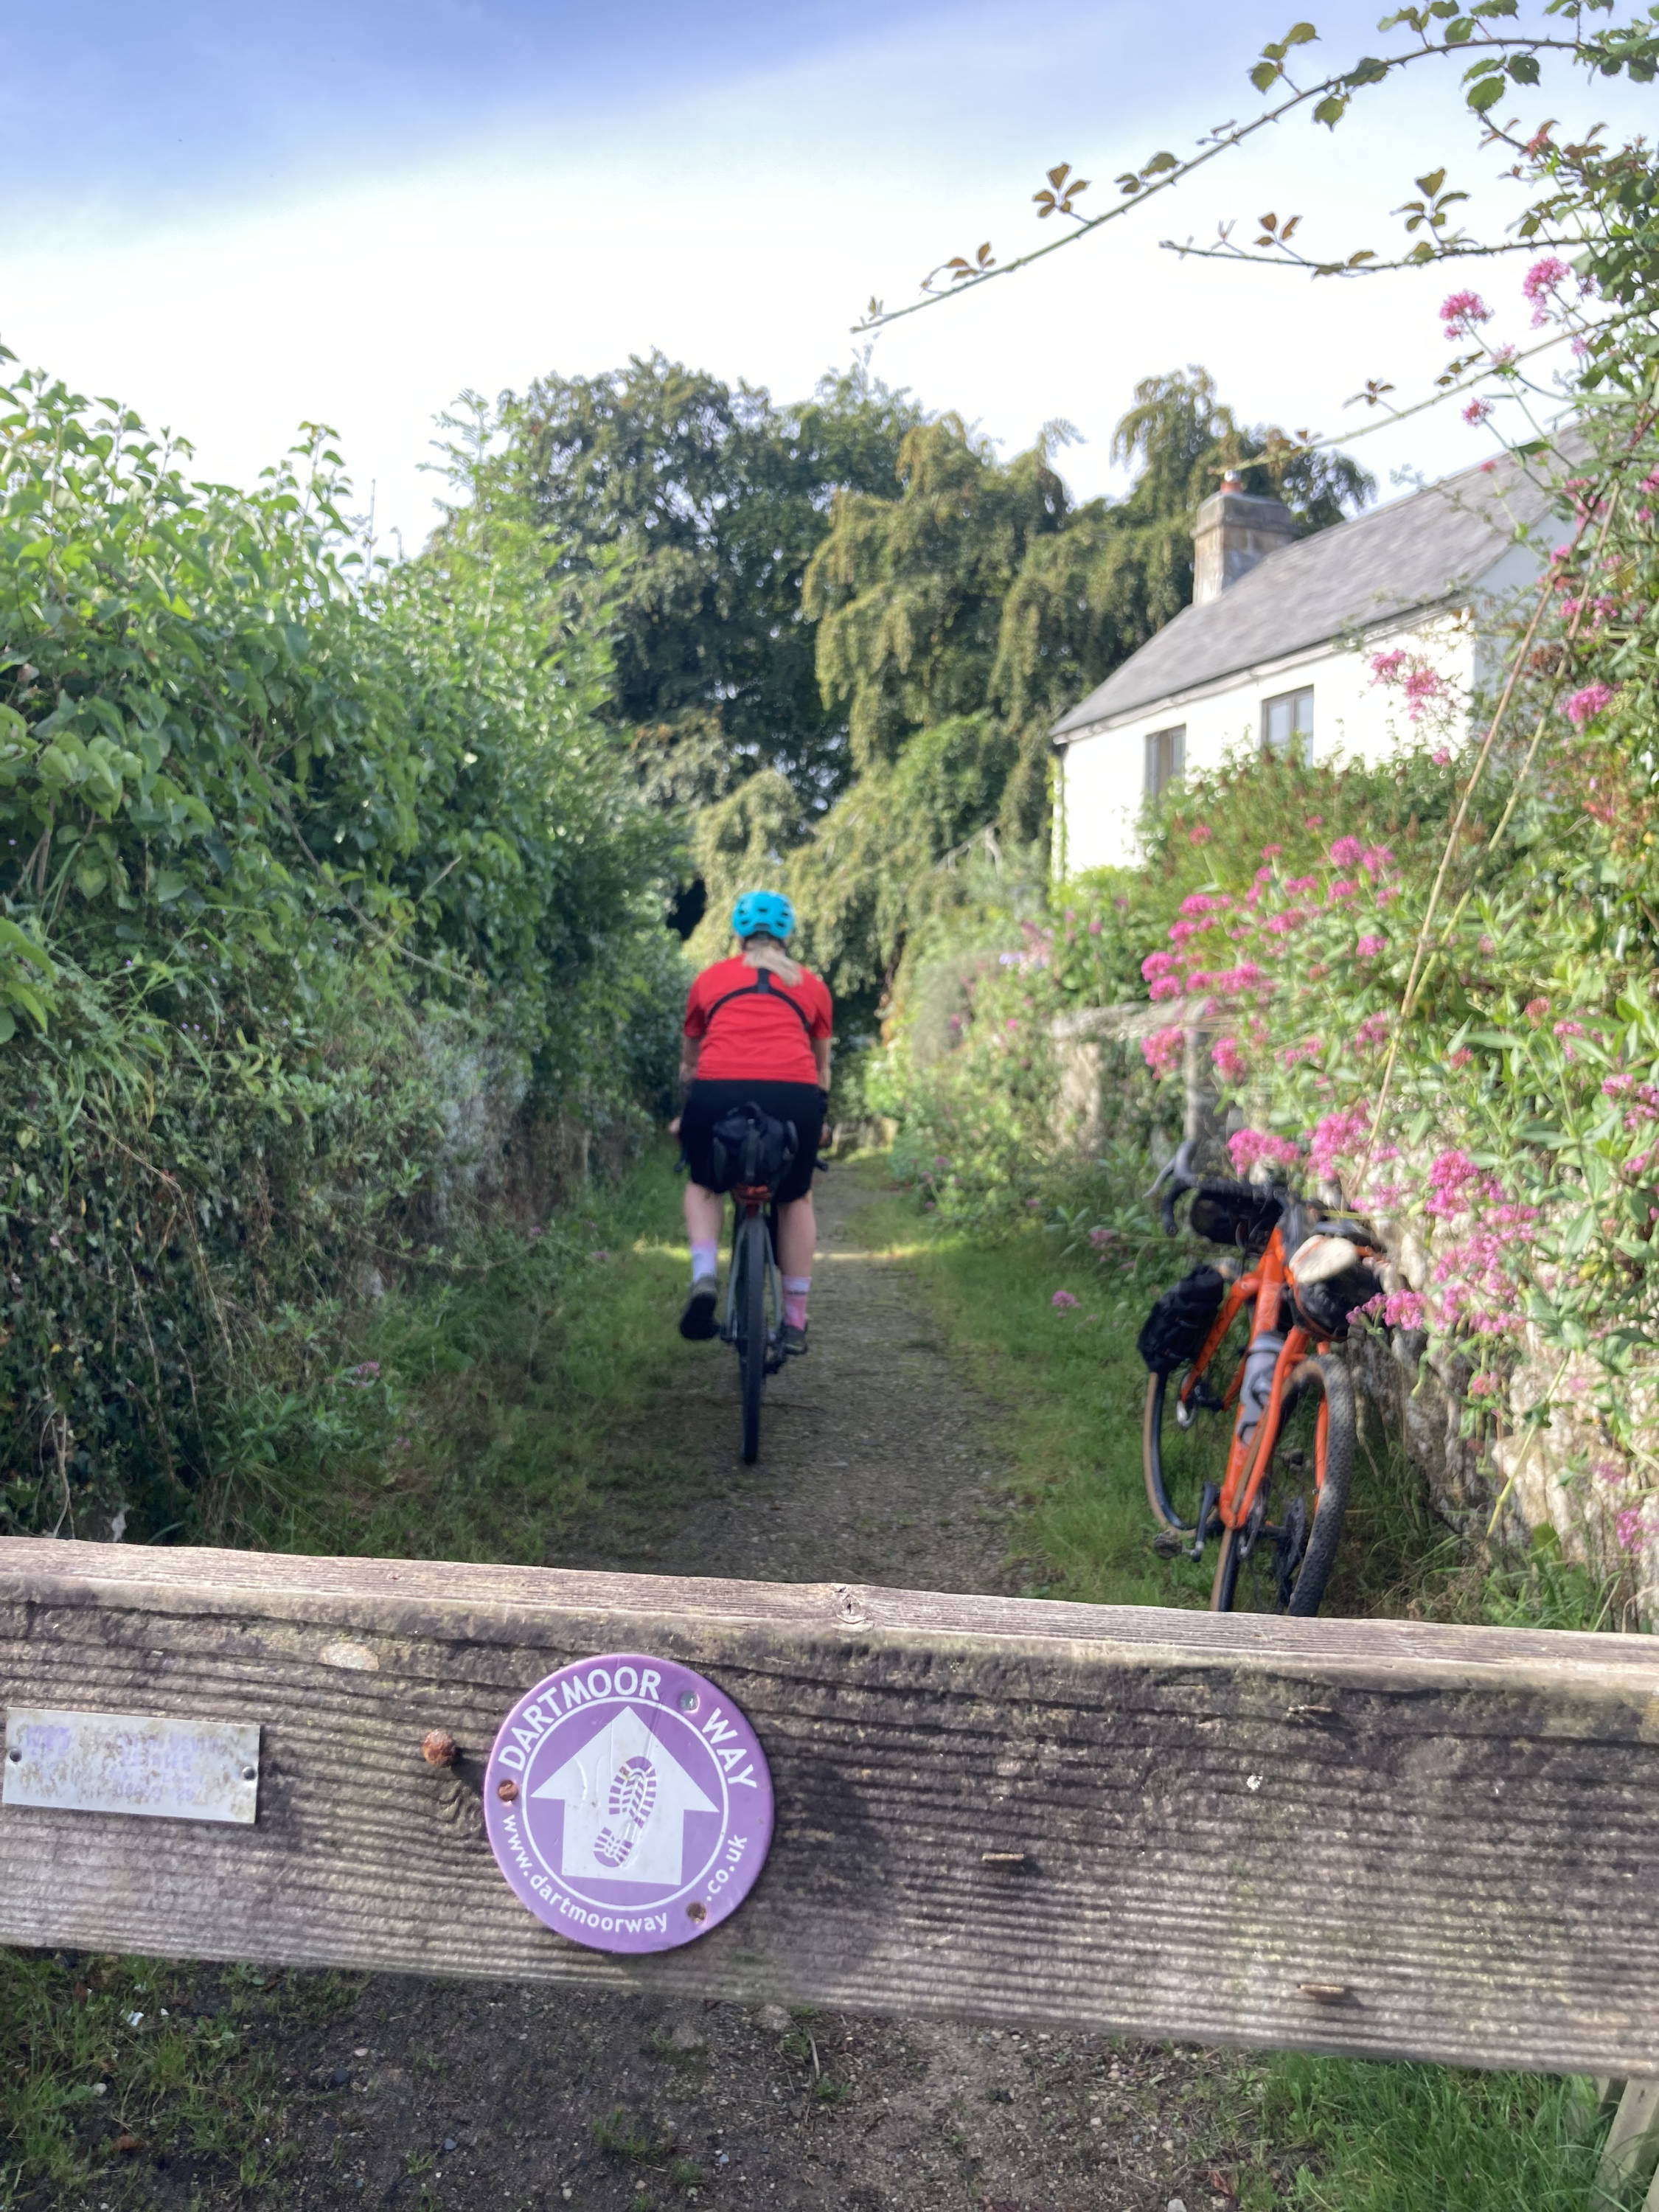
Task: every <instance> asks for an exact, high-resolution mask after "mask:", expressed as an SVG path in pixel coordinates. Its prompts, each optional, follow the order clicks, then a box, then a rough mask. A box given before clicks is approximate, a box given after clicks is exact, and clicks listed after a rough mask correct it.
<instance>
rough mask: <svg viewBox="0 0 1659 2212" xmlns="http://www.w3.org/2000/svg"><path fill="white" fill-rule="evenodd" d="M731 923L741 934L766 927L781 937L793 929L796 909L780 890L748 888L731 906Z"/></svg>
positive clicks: (784, 936) (752, 932)
mask: <svg viewBox="0 0 1659 2212" xmlns="http://www.w3.org/2000/svg"><path fill="white" fill-rule="evenodd" d="M794 927H795V909H794V908H793V906H792V905H791V904H790V903H789V901H788V900H787V898H785V896H784V895H783V893H782V892H781V891H745V892H744V895H743V896H742V897H741V898H740V899H739V900H738V902H737V904H736V905H735V906H734V907H733V908H732V928H733V929H735V930H736V931H737V933H738V936H739V937H753V936H755V935H756V934H757V933H758V932H759V931H761V930H764V931H765V932H766V934H767V935H768V936H769V937H775V938H777V939H780V940H783V939H787V938H789V937H791V936H793V933H794Z"/></svg>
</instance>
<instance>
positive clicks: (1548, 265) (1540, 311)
mask: <svg viewBox="0 0 1659 2212" xmlns="http://www.w3.org/2000/svg"><path fill="white" fill-rule="evenodd" d="M1571 274H1572V271H1571V269H1569V268H1568V266H1567V264H1566V263H1565V261H1563V260H1561V259H1559V258H1558V257H1557V256H1556V255H1555V254H1553V253H1547V254H1546V255H1545V256H1544V258H1543V259H1542V260H1541V261H1534V263H1533V264H1532V267H1531V268H1530V269H1528V271H1527V273H1526V275H1525V276H1523V277H1522V279H1521V295H1522V298H1523V299H1525V300H1528V301H1530V302H1531V304H1532V326H1533V328H1534V330H1535V331H1536V330H1541V329H1542V328H1543V326H1544V325H1545V324H1546V323H1547V322H1548V320H1549V319H1550V318H1549V307H1548V306H1547V301H1548V300H1549V296H1550V295H1551V293H1552V292H1555V291H1559V289H1560V287H1561V286H1562V285H1563V284H1565V283H1566V281H1567V279H1568V277H1569V276H1571Z"/></svg>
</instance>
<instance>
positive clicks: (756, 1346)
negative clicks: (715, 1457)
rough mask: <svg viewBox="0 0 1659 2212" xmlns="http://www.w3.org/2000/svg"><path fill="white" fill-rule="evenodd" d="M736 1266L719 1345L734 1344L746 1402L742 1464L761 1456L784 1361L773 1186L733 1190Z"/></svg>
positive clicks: (750, 1185)
mask: <svg viewBox="0 0 1659 2212" xmlns="http://www.w3.org/2000/svg"><path fill="white" fill-rule="evenodd" d="M732 1206H733V1208H734V1212H733V1213H732V1264H731V1267H730V1269H729V1271H728V1273H727V1276H726V1316H725V1318H724V1320H723V1321H722V1322H721V1323H720V1341H721V1342H722V1343H723V1344H731V1345H735V1346H736V1347H737V1353H738V1389H739V1394H740V1395H741V1397H742V1400H743V1463H744V1466H745V1467H752V1466H753V1465H754V1464H755V1462H756V1460H757V1458H758V1457H759V1455H760V1417H761V1393H762V1392H763V1389H765V1387H766V1378H767V1376H769V1375H775V1374H776V1373H777V1371H778V1370H779V1369H780V1368H781V1366H782V1364H783V1362H784V1356H785V1355H784V1350H783V1276H782V1273H781V1270H780V1268H779V1267H778V1255H777V1234H776V1231H777V1205H776V1200H775V1192H774V1186H773V1185H771V1184H769V1183H766V1182H738V1183H733V1184H732Z"/></svg>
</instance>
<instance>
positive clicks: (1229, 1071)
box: [1210, 1036, 1249, 1083]
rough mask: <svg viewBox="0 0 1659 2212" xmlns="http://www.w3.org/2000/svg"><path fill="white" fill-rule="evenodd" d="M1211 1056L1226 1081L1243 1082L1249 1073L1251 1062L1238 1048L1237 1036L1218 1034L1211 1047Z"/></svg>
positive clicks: (1218, 1071)
mask: <svg viewBox="0 0 1659 2212" xmlns="http://www.w3.org/2000/svg"><path fill="white" fill-rule="evenodd" d="M1210 1058H1211V1060H1212V1061H1213V1062H1214V1063H1215V1072H1216V1073H1217V1074H1218V1076H1219V1077H1220V1078H1221V1079H1222V1081H1223V1082H1224V1083H1238V1082H1242V1081H1243V1078H1244V1077H1245V1076H1246V1075H1248V1074H1249V1062H1248V1061H1247V1060H1245V1058H1244V1055H1243V1053H1242V1052H1241V1051H1240V1050H1239V1048H1238V1039H1237V1037H1234V1036H1218V1038H1217V1039H1216V1041H1215V1042H1214V1043H1213V1044H1212V1046H1211V1047H1210Z"/></svg>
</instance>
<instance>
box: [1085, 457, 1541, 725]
mask: <svg viewBox="0 0 1659 2212" xmlns="http://www.w3.org/2000/svg"><path fill="white" fill-rule="evenodd" d="M1548 507H1549V501H1548V499H1547V495H1545V494H1544V493H1543V492H1541V490H1540V489H1538V488H1537V487H1536V486H1535V485H1534V484H1533V483H1530V482H1528V478H1527V476H1526V474H1525V471H1524V470H1523V469H1522V466H1521V465H1520V464H1519V463H1518V462H1515V461H1510V460H1507V459H1505V460H1500V461H1499V463H1498V466H1497V468H1496V469H1494V470H1493V471H1492V472H1491V473H1490V474H1487V473H1486V471H1483V470H1481V469H1480V468H1473V469H1466V470H1464V471H1462V473H1461V474H1460V475H1457V476H1455V477H1447V478H1446V479H1445V480H1444V481H1443V483H1437V484H1431V485H1429V486H1428V488H1427V489H1425V490H1423V491H1419V492H1413V493H1412V494H1410V495H1409V496H1407V498H1405V499H1396V500H1391V501H1389V504H1388V505H1387V506H1386V507H1376V508H1374V509H1373V510H1372V511H1371V512H1370V513H1369V514H1361V515H1356V516H1355V517H1354V518H1353V520H1352V521H1349V522H1339V523H1335V524H1334V525H1333V526H1332V527H1331V528H1330V529H1328V530H1321V531H1317V532H1315V534H1314V535H1313V536H1312V537H1311V538H1298V539H1297V541H1296V542H1295V543H1294V544H1291V545H1284V546H1281V547H1280V548H1279V550H1278V551H1277V552H1274V553H1269V554H1268V555H1267V557H1266V559H1265V560H1262V561H1261V562H1258V563H1257V564H1256V566H1255V568H1252V569H1251V570H1250V571H1249V574H1246V575H1243V576H1241V577H1240V578H1239V580H1238V581H1237V583H1236V584H1234V585H1232V586H1231V588H1230V589H1228V590H1227V591H1225V592H1223V593H1222V594H1221V596H1220V598H1219V599H1212V600H1211V601H1210V603H1209V605H1207V606H1202V607H1184V608H1183V609H1182V611H1181V612H1180V613H1179V614H1178V615H1177V616H1176V617H1175V619H1174V621H1173V622H1170V623H1165V624H1164V628H1163V629H1161V630H1159V631H1158V635H1156V636H1155V637H1152V638H1149V639H1148V640H1147V641H1146V644H1145V645H1143V646H1142V647H1141V648H1140V650H1139V653H1131V655H1130V656H1129V658H1128V659H1127V660H1126V661H1125V662H1124V663H1123V665H1122V666H1121V668H1116V669H1114V670H1113V671H1112V673H1111V674H1110V675H1109V677H1108V678H1106V681H1105V682H1104V683H1103V684H1099V685H1097V688H1096V689H1095V690H1092V691H1091V693H1090V694H1089V696H1088V697H1087V698H1086V699H1084V700H1082V701H1080V702H1079V704H1078V705H1077V706H1075V707H1073V708H1072V710H1071V712H1070V713H1069V714H1063V715H1062V716H1061V717H1060V720H1059V721H1057V722H1056V723H1055V724H1054V736H1055V737H1056V738H1066V737H1068V736H1070V735H1073V733H1075V732H1078V731H1080V730H1085V729H1088V728H1091V727H1092V726H1094V725H1095V724H1096V723H1097V722H1104V721H1109V720H1115V718H1116V717H1118V716H1120V715H1124V714H1133V713H1135V712H1136V711H1137V710H1139V709H1141V708H1146V707H1150V706H1153V705H1155V704H1156V703H1157V702H1158V700H1160V699H1166V698H1169V697H1170V696H1172V695H1174V694H1176V693H1179V692H1186V691H1193V690H1198V689H1200V687H1201V686H1202V685H1204V684H1211V683H1213V682H1215V681H1217V680H1218V678H1222V677H1225V676H1231V675H1234V674H1236V673H1237V671H1239V670H1240V669H1244V668H1251V667H1255V665H1258V664H1259V663H1260V662H1262V661H1271V660H1278V659H1283V658H1284V657H1285V655H1286V654H1288V653H1297V652H1302V651H1305V650H1306V649H1308V648H1309V647H1313V646H1316V645H1324V644H1328V642H1329V641H1330V640H1331V639H1333V638H1336V637H1340V636H1342V635H1344V634H1345V633H1346V632H1348V631H1352V630H1364V629H1370V628H1371V627H1372V625H1373V624H1375V623H1382V622H1387V621H1389V620H1390V619H1396V620H1397V619H1400V618H1401V617H1405V616H1407V615H1409V614H1412V613H1413V612H1416V611H1420V610H1425V609H1427V608H1430V607H1433V606H1436V605H1443V604H1444V603H1445V602H1447V601H1453V602H1455V600H1456V599H1458V598H1459V597H1460V595H1462V594H1463V593H1466V592H1469V591H1470V590H1472V589H1473V588H1474V586H1476V585H1477V584H1478V583H1479V582H1480V579H1481V577H1482V576H1484V575H1485V574H1486V573H1487V572H1488V571H1489V570H1490V569H1491V568H1492V567H1493V566H1494V565H1495V564H1496V562H1498V560H1499V559H1500V558H1501V557H1502V556H1503V554H1504V552H1505V551H1506V550H1507V549H1508V548H1509V546H1510V544H1511V543H1512V542H1513V539H1514V535H1515V531H1516V526H1517V525H1518V524H1522V523H1529V524H1532V523H1536V522H1538V521H1539V520H1541V518H1542V517H1543V515H1544V514H1545V513H1547V511H1548Z"/></svg>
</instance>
